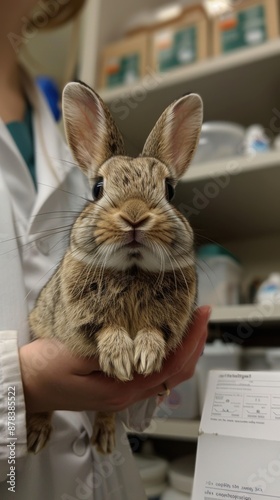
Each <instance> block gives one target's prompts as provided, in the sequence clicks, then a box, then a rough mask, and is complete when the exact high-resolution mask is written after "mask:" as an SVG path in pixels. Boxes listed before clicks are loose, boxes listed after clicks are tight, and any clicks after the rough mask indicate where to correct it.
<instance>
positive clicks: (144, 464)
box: [135, 455, 168, 500]
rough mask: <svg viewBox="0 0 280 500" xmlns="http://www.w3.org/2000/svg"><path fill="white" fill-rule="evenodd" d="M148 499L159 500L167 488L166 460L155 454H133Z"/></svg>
mask: <svg viewBox="0 0 280 500" xmlns="http://www.w3.org/2000/svg"><path fill="white" fill-rule="evenodd" d="M135 461H136V464H137V466H138V469H139V473H140V476H141V479H142V481H143V485H144V488H145V492H146V495H147V497H148V500H161V495H162V493H163V492H164V491H165V490H166V488H167V482H166V478H167V469H168V462H167V461H166V460H164V459H163V458H160V457H156V456H144V455H135Z"/></svg>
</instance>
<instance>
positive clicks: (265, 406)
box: [192, 371, 280, 500]
mask: <svg viewBox="0 0 280 500" xmlns="http://www.w3.org/2000/svg"><path fill="white" fill-rule="evenodd" d="M210 499H211V500H212V499H220V500H221V499H232V500H275V499H280V372H236V371H213V372H210V376H209V381H208V386H207V394H206V399H205V403H204V409H203V415H202V419H201V425H200V431H199V438H198V450H197V460H196V472H195V480H194V488H193V495H192V500H210Z"/></svg>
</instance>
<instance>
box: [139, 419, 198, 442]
mask: <svg viewBox="0 0 280 500" xmlns="http://www.w3.org/2000/svg"><path fill="white" fill-rule="evenodd" d="M198 431H199V420H179V419H177V420H172V419H168V420H164V419H153V420H152V422H151V425H150V426H149V427H148V428H147V429H146V430H145V432H144V435H147V436H153V437H158V438H159V437H164V438H168V439H180V440H184V441H195V440H196V439H197V437H198ZM141 434H143V433H141Z"/></svg>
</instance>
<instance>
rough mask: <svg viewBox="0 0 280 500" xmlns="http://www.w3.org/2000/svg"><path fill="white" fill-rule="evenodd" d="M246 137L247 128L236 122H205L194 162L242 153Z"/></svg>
mask: <svg viewBox="0 0 280 500" xmlns="http://www.w3.org/2000/svg"><path fill="white" fill-rule="evenodd" d="M244 137H245V128H244V127H242V126H241V125H238V124H236V123H231V122H206V123H203V125H202V129H201V134H200V139H199V143H198V148H197V151H196V154H195V156H194V159H193V160H192V164H196V163H203V162H205V161H211V160H218V159H223V158H229V157H232V156H239V155H242V154H243V151H244Z"/></svg>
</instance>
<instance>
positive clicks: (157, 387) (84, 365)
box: [20, 306, 210, 413]
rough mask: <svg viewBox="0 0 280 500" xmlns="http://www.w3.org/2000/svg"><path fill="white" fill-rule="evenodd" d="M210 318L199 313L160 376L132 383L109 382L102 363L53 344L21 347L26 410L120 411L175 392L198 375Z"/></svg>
mask: <svg viewBox="0 0 280 500" xmlns="http://www.w3.org/2000/svg"><path fill="white" fill-rule="evenodd" d="M209 315H210V308H209V307H207V306H204V307H201V308H199V309H197V311H196V313H195V317H194V321H193V323H192V325H191V327H190V328H189V331H188V333H187V335H186V338H185V339H184V341H183V343H182V345H181V346H180V347H179V348H178V349H177V351H176V352H174V353H172V354H171V355H170V356H169V357H168V358H167V359H166V360H165V362H164V365H163V367H162V370H161V371H160V372H159V373H154V374H152V375H148V376H147V377H144V376H143V375H138V374H136V375H135V377H134V379H133V380H131V381H129V382H120V381H118V380H116V379H113V378H111V377H107V376H106V375H105V374H104V373H102V372H101V371H100V367H99V364H98V361H97V359H95V358H79V357H75V356H74V355H73V354H72V353H70V352H69V351H68V349H67V348H66V347H65V346H64V345H63V344H61V343H60V342H58V341H57V340H54V339H38V340H35V341H34V342H31V343H30V344H27V345H25V346H23V347H21V349H20V363H21V372H22V380H23V387H24V393H25V400H26V408H27V411H28V412H30V413H36V412H43V411H53V410H74V411H84V410H93V411H120V410H123V409H125V408H127V407H128V406H130V405H131V404H133V403H136V402H137V401H141V400H143V399H147V398H148V397H151V396H156V395H157V394H158V393H161V392H163V390H164V385H163V384H166V386H167V387H168V388H169V389H171V388H172V387H174V386H175V385H177V384H179V383H181V382H183V381H184V380H187V379H188V378H190V377H191V376H192V375H193V373H194V370H195V366H196V363H197V361H198V359H199V357H200V355H201V353H202V351H203V347H204V344H205V342H206V338H207V323H208V319H209Z"/></svg>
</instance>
